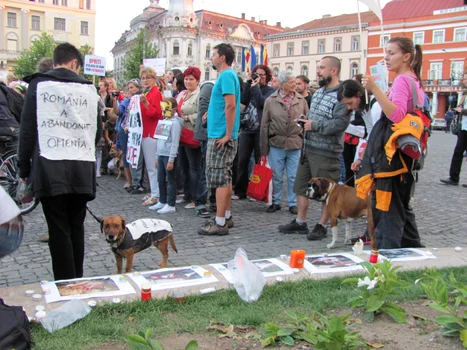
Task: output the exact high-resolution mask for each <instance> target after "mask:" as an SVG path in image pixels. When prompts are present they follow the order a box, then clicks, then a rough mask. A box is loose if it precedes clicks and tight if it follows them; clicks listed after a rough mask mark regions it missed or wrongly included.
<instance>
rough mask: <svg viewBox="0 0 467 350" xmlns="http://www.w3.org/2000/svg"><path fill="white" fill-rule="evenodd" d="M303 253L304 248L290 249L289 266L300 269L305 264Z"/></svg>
mask: <svg viewBox="0 0 467 350" xmlns="http://www.w3.org/2000/svg"><path fill="white" fill-rule="evenodd" d="M305 254H306V253H305V251H304V250H291V251H290V262H289V266H290V267H291V268H297V269H301V268H302V267H303V265H304V264H305Z"/></svg>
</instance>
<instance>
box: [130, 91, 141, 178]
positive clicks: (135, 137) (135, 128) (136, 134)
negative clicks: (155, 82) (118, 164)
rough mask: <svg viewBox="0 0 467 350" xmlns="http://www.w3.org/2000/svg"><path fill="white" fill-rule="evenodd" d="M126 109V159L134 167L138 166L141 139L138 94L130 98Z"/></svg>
mask: <svg viewBox="0 0 467 350" xmlns="http://www.w3.org/2000/svg"><path fill="white" fill-rule="evenodd" d="M128 110H129V113H128V146H127V151H126V160H127V162H128V163H129V164H130V166H131V167H132V168H133V169H136V168H137V167H138V159H139V154H140V152H141V143H142V141H143V117H142V115H141V106H140V103H139V95H135V96H133V97H132V98H131V100H130V104H129V105H128Z"/></svg>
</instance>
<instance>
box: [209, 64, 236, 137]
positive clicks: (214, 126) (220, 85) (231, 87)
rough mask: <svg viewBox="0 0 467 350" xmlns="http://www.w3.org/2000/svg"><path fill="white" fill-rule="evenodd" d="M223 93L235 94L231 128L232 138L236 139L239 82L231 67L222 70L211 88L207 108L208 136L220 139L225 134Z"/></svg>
mask: <svg viewBox="0 0 467 350" xmlns="http://www.w3.org/2000/svg"><path fill="white" fill-rule="evenodd" d="M224 95H235V101H236V111H235V121H234V126H233V129H232V139H233V140H237V139H238V129H239V128H240V83H239V81H238V77H237V74H235V71H234V70H233V69H232V68H229V69H226V70H225V71H223V72H222V73H221V74H220V75H219V78H218V79H217V81H216V83H215V84H214V87H213V88H212V93H211V100H210V101H209V108H208V138H210V139H220V138H222V137H224V136H225V132H226V127H227V124H226V119H225V100H224Z"/></svg>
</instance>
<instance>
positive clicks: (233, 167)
mask: <svg viewBox="0 0 467 350" xmlns="http://www.w3.org/2000/svg"><path fill="white" fill-rule="evenodd" d="M234 58H235V51H234V49H233V48H232V46H230V45H229V44H219V45H217V46H216V47H215V48H214V50H213V54H212V57H211V62H212V65H213V68H214V69H216V70H217V72H218V77H217V80H216V81H215V82H210V81H207V82H203V83H200V80H201V71H200V69H199V68H198V67H194V66H192V67H188V68H187V69H185V70H184V71H183V72H181V71H179V70H176V69H173V70H169V71H168V72H167V73H166V74H165V75H164V76H163V77H158V76H157V75H156V72H155V71H154V69H152V68H149V67H144V66H142V67H141V69H140V75H139V77H135V78H133V79H131V80H129V81H128V82H127V83H126V84H125V86H122V87H120V88H121V89H119V88H118V87H117V84H116V82H115V80H114V79H112V78H104V77H102V78H100V79H99V83H98V88H97V92H96V90H94V93H93V92H92V89H91V87H92V83H91V82H89V81H87V80H85V79H84V78H82V77H81V76H80V75H79V71H80V68H82V66H83V61H82V57H81V55H80V53H79V51H78V50H76V48H75V47H73V46H72V45H70V44H60V45H58V46H57V49H56V50H55V53H54V57H53V67H52V66H49V67H48V68H41V71H38V73H36V74H34V75H33V76H30V77H26V78H24V81H26V82H27V83H29V85H28V86H27V89H28V91H27V93H26V95H25V98H26V104H25V105H24V108H23V111H22V116H21V123H20V124H21V125H20V127H19V129H18V130H19V153H18V155H19V165H20V175H21V178H22V179H23V180H22V181H27V179H28V178H30V177H32V178H33V179H34V181H33V186H34V193H35V196H36V197H37V198H40V200H41V202H42V207H43V210H44V215H45V218H46V220H47V224H48V229H49V240H48V242H49V247H50V251H51V255H52V264H53V270H54V276H55V278H56V279H67V278H76V277H81V276H82V273H83V272H82V265H83V259H84V226H83V222H84V216H85V210H86V203H87V202H88V201H90V200H92V199H94V197H95V195H96V178H98V177H101V176H104V175H105V174H111V173H118V172H119V171H120V170H121V169H123V175H124V178H125V183H124V185H123V187H124V189H125V190H127V191H128V193H129V194H133V195H141V197H142V206H146V207H147V208H148V209H149V210H153V211H155V212H156V213H157V214H162V215H163V214H169V213H174V212H176V211H177V209H176V204H180V203H183V206H184V208H186V209H189V210H193V212H194V215H198V216H200V217H203V218H207V219H208V220H207V221H206V223H205V224H204V225H202V227H200V228H199V229H198V234H200V235H219V236H222V235H227V234H229V229H232V228H233V227H234V222H233V216H232V210H231V208H232V206H231V203H232V200H245V199H247V198H248V197H247V189H248V185H249V179H250V176H251V171H252V170H251V169H252V164H254V163H258V162H260V161H261V160H264V159H266V158H267V160H268V163H269V166H270V167H271V169H272V170H273V178H272V180H273V181H272V182H273V191H272V204H271V205H269V206H268V207H267V209H266V210H265V211H266V212H267V213H274V212H276V211H278V210H281V205H282V203H283V201H282V192H283V180H284V172H286V173H287V177H286V181H287V186H286V193H287V201H286V203H287V207H288V210H289V211H290V213H291V214H293V215H296V217H295V218H294V219H293V220H291V221H290V222H288V223H286V224H284V225H281V226H279V231H280V232H282V233H285V234H303V235H306V237H307V239H308V240H320V239H322V238H324V237H325V236H326V235H327V224H328V221H329V217H328V215H327V209H326V203H325V202H323V203H322V205H321V215H320V219H319V222H318V223H316V224H315V225H314V226H313V229H312V230H309V229H308V225H307V213H308V208H309V205H310V201H309V198H308V191H309V190H308V188H309V181H310V179H311V177H325V178H329V179H331V180H333V181H335V182H336V183H338V182H340V183H347V184H349V185H351V186H353V185H354V180H355V179H356V180H355V185H356V186H357V193H360V195H361V194H363V196H368V195H369V194H370V193H371V195H372V208H373V216H374V218H375V228H376V237H377V244H378V247H379V248H387V249H388V248H400V247H421V246H422V244H421V242H420V237H419V234H418V230H417V226H416V223H415V216H414V213H413V210H412V208H411V207H410V198H411V194H412V193H413V192H412V188H413V185H414V177H413V173H412V163H413V160H412V159H411V158H410V157H409V156H407V155H405V154H403V153H401V152H399V153H400V154H399V153H398V157H393V162H392V163H391V164H387V160H386V157H385V155H384V152H385V151H384V144H385V142H386V141H387V139H385V137H386V136H387V135H388V134H389V133H391V126H392V125H393V124H397V123H399V122H400V121H401V120H403V119H404V116H405V115H406V114H407V112H411V111H412V109H413V106H414V102H415V104H422V105H423V101H424V97H425V95H424V92H423V89H422V85H421V79H420V67H421V62H422V51H421V47H420V46H419V45H414V44H413V42H412V41H411V40H410V39H407V38H402V37H396V38H392V39H391V40H390V41H389V43H388V46H387V48H386V56H385V60H386V63H387V67H388V70H389V71H390V72H393V73H394V74H395V79H394V82H393V86H392V88H391V89H390V90H389V92H384V91H382V90H381V89H380V88H379V87H378V86H377V85H376V84H375V82H374V79H373V78H372V77H371V76H368V75H359V76H355V77H354V78H353V79H351V80H346V81H344V82H340V80H339V75H340V70H341V64H340V60H339V59H338V58H336V57H334V56H325V57H323V58H322V59H321V60H320V61H319V64H318V67H317V77H318V82H319V88H318V89H316V90H314V89H311V88H310V86H309V83H310V80H309V78H308V77H306V76H303V75H301V76H295V75H294V74H293V73H292V72H291V71H281V72H279V74H278V75H277V76H273V74H272V72H271V69H270V68H269V67H268V66H266V65H262V64H260V65H257V66H255V67H253V68H252V69H251V72H249V73H248V76H247V79H246V81H243V80H242V79H241V78H240V77H239V76H238V75H237V73H236V72H235V71H234V70H233V69H232V63H233V61H234ZM45 66H46V62H44V67H45ZM52 83H55V84H56V85H57V86H59V87H60V88H62V89H63V91H67V89H69V86H68V85H69V84H70V83H73V84H74V86H79V89H80V90H79V91H80V92H82V93H83V96H84V98H87V101H88V104H87V106H88V107H89V108H87V109H86V110H85V111H84V110H82V111H81V113H83V115H80V116H73V115H72V114H73V112H72V111H71V110H70V111H67V113H69V114H70V115H71V117H76V118H77V119H76V120H81V121H82V122H85V123H87V124H88V125H91V127H89V128H86V129H85V130H81V131H80V132H79V133H78V134H79V135H78V136H79V137H80V140H85V141H87V142H89V143H92V144H93V145H92V147H90V149H93V150H95V153H94V154H93V155H92V156H90V155H89V154H88V153H86V152H84V151H81V150H80V151H79V152H77V153H76V154H70V153H68V154H65V153H60V152H58V151H57V150H56V149H52V148H50V149H49V148H47V146H48V145H47V143H46V142H44V137H45V136H44V135H41V128H40V127H39V128H38V123H39V119H41V118H44V111H43V110H45V111H47V109H48V108H51V107H48V106H47V104H44V103H43V101H41V100H40V99H39V98H38V96H39V92H40V91H43V89H52V91H58V90H55V89H56V85H54V84H52ZM411 84H415V85H416V99H417V100H416V101H414V100H413V98H412V93H411ZM17 86H21V85H17ZM13 89H15V87H14V88H13ZM16 90H20V89H16ZM368 94H369V95H368ZM368 96H369V97H368ZM94 104H95V110H96V111H98V113H97V115H94V114H93V113H92V112H91V111H92V108H93V107H94ZM53 113H55V112H52V113H51V114H50V116H49V118H53V115H54V114H53ZM78 117H79V118H78ZM41 120H42V119H41ZM41 125H42V124H41ZM17 135H18V133H16V136H17ZM70 135H72V134H70ZM73 135H75V136H76V134H73ZM91 140H92V142H91ZM65 144H66V143H65ZM364 145H367V146H366V149H365V147H364ZM31 159H32V167H31ZM58 160H59V161H58ZM57 161H58V162H57ZM120 168H121V169H120ZM375 173H377V174H379V173H384V174H386V175H385V176H374V174H375ZM368 174H370V175H373V176H370V179H371V180H370V182H371V185H370V187H368V184H367V182H368ZM454 180H455V179H454ZM371 188H376V191H370V189H371ZM380 189H385V190H386V191H389V193H390V195H389V196H387V197H384V198H383V197H381V193H382V192H381V191H379V190H380ZM208 197H209V198H208ZM284 202H285V201H284ZM208 203H209V204H208ZM210 212H214V213H215V215H214V217H213V218H211V214H210ZM266 215H267V214H266ZM361 238H363V239H364V240H366V241H368V240H369V239H368V237H366V236H364V235H363V236H362V237H361Z"/></svg>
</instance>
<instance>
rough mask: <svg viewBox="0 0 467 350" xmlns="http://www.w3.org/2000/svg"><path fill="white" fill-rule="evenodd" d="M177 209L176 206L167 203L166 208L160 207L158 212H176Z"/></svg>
mask: <svg viewBox="0 0 467 350" xmlns="http://www.w3.org/2000/svg"><path fill="white" fill-rule="evenodd" d="M176 211H177V209H175V207H171V206H170V205H168V204H166V205H165V206H164V208H162V209H159V210H158V211H157V213H158V214H168V213H175V212H176Z"/></svg>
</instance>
